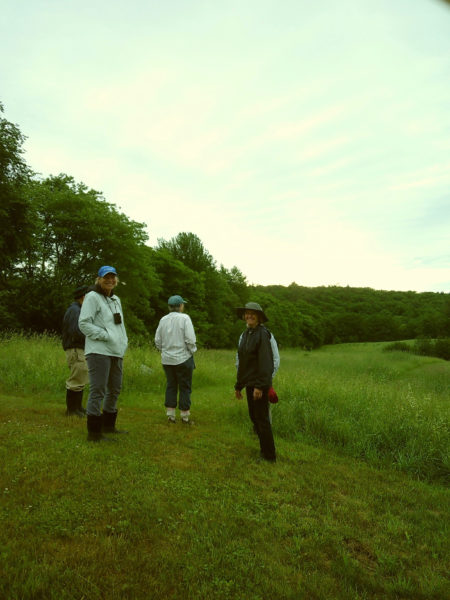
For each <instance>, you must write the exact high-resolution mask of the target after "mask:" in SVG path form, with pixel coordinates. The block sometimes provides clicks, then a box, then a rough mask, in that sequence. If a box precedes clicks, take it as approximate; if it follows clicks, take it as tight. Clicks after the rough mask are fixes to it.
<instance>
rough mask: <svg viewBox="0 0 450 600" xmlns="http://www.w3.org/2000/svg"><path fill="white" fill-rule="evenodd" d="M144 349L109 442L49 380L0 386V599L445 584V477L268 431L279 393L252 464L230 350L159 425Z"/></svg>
mask: <svg viewBox="0 0 450 600" xmlns="http://www.w3.org/2000/svg"><path fill="white" fill-rule="evenodd" d="M144 354H145V353H144ZM144 354H143V355H142V356H139V357H138V359H137V363H138V364H142V362H145V364H146V366H149V367H150V368H153V369H154V371H153V372H152V373H150V374H146V373H145V372H143V371H142V370H141V369H139V368H137V367H135V366H133V365H132V364H131V362H130V364H129V371H128V377H129V379H128V382H127V383H125V386H124V392H123V395H122V398H121V410H120V415H119V419H118V426H119V427H124V428H126V429H127V430H128V431H129V434H128V435H124V436H117V442H116V443H111V444H97V445H96V444H88V443H87V442H86V441H85V437H86V431H85V422H84V421H83V420H79V419H77V418H67V417H65V416H64V414H63V410H64V401H63V393H61V394H56V393H55V392H54V391H52V390H51V385H52V382H50V381H48V388H49V391H48V392H47V393H42V392H40V391H39V390H38V389H36V391H35V392H34V393H29V390H28V391H27V393H23V394H17V393H16V394H11V395H10V394H5V393H4V392H3V393H2V394H1V395H0V441H1V456H0V460H1V465H2V468H1V471H0V473H1V474H0V493H1V511H0V548H1V549H0V558H1V563H0V565H1V567H0V568H1V570H0V597H2V598H3V597H4V598H8V599H19V598H20V599H33V600H34V599H40V598H42V599H52V600H53V599H55V600H56V599H58V600H59V599H79V600H81V599H82V598H83V599H92V600H97V599H114V600H115V599H122V598H123V599H128V598H129V599H133V598H136V599H140V598H143V599H144V598H145V599H146V598H149V599H152V598H155V599H159V598H161V599H178V598H180V599H181V598H183V599H188V600H190V599H192V600H197V599H207V598H208V599H210V598H214V599H219V600H221V599H230V600H235V599H236V600H238V599H239V600H241V599H242V600H244V599H245V600H247V599H249V600H268V599H279V600H284V599H286V600H290V599H295V600H297V599H305V600H306V599H310V598H311V599H316V598H317V599H334V598H336V599H343V600H344V599H345V600H348V599H358V598H361V599H362V598H367V599H369V598H370V599H372V598H379V599H403V598H405V599H406V598H409V599H411V600H412V599H414V600H416V599H418V600H420V599H422V598H423V599H425V598H433V599H436V600H438V599H439V600H441V599H443V598H446V597H448V583H449V581H448V579H447V573H448V566H449V565H448V561H447V559H448V555H449V552H448V550H449V548H448V523H449V510H448V499H449V497H448V496H449V495H448V490H447V489H446V488H444V487H443V486H442V485H439V484H430V483H425V482H421V481H415V480H413V479H412V478H411V477H410V476H408V474H405V473H402V472H398V471H394V470H392V469H377V468H375V467H373V466H370V465H369V464H367V463H366V462H363V461H361V460H358V459H356V458H352V457H348V456H345V455H344V454H342V453H336V452H334V451H333V450H330V449H324V448H321V447H320V446H313V445H309V444H308V443H306V442H305V441H304V440H302V439H301V435H298V436H297V437H296V439H290V436H285V435H283V436H282V435H277V411H279V412H278V415H279V417H280V422H281V421H282V418H281V405H280V406H279V407H276V409H275V411H274V431H275V438H276V444H277V450H278V462H277V463H276V464H275V465H272V464H267V463H261V462H259V461H258V455H259V452H258V448H257V440H256V439H255V438H254V436H253V435H252V433H251V430H250V426H249V423H248V419H247V416H246V410H245V403H243V402H241V403H239V402H238V401H237V400H235V399H233V394H232V383H233V371H232V368H231V369H230V360H232V353H231V352H217V353H213V354H211V355H210V357H209V358H208V361H207V366H206V361H205V366H204V367H202V365H201V361H198V369H197V372H196V374H195V376H194V377H195V379H194V386H195V381H196V382H197V386H196V388H195V387H194V389H195V392H194V395H193V418H194V419H195V421H196V425H195V426H193V427H191V428H186V427H183V426H182V425H181V424H180V423H177V424H176V425H175V426H169V425H168V424H167V423H166V421H165V417H164V411H163V407H162V394H163V387H164V379H163V376H162V374H161V372H160V369H159V366H158V364H157V357H154V356H153V355H152V357H150V360H149V357H148V356H147V355H146V354H145V356H144ZM135 356H136V353H135ZM55 360H56V361H59V360H60V359H59V358H55ZM16 361H18V358H16ZM152 361H153V362H152ZM50 362H51V361H50ZM58 364H59V363H58ZM61 364H62V366H64V365H63V362H62V363H61ZM48 368H49V369H50V367H48ZM58 368H60V367H58ZM50 370H51V369H50ZM62 372H64V371H62ZM225 374H226V376H227V377H228V376H229V387H228V386H227V385H225V384H226V383H227V382H226V381H225V379H224V377H225ZM280 375H281V373H280ZM125 377H127V372H126V375H125ZM43 383H44V380H42V384H43ZM42 384H40V386H41V387H42ZM141 384H142V385H144V384H145V387H146V388H148V389H145V390H144V391H143V387H142V385H141ZM280 385H281V386H282V385H283V382H282V379H280ZM133 390H134V391H133ZM282 401H283V399H281V400H280V402H282Z"/></svg>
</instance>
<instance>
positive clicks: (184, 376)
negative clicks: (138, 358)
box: [155, 295, 197, 425]
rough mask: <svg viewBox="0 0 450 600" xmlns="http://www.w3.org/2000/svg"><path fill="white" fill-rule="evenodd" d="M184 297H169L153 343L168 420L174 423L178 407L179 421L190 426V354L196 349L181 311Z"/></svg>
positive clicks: (188, 320) (189, 322)
mask: <svg viewBox="0 0 450 600" xmlns="http://www.w3.org/2000/svg"><path fill="white" fill-rule="evenodd" d="M185 303H186V300H183V298H182V297H181V296H178V295H175V296H171V297H170V298H169V300H168V305H169V311H170V312H169V314H167V315H165V316H164V317H163V318H162V319H161V320H160V322H159V325H158V328H157V330H156V334H155V346H156V347H157V348H158V350H159V351H160V352H161V363H162V366H163V369H164V372H165V374H166V380H167V383H166V394H165V402H164V405H165V407H166V415H167V420H168V422H169V423H175V422H176V418H175V412H176V408H177V396H179V399H178V406H179V409H180V416H181V422H182V423H183V424H185V425H190V424H191V423H192V421H191V420H190V414H191V413H190V408H191V391H192V373H193V371H194V369H195V363H194V353H195V352H196V351H197V346H196V338H195V332H194V326H193V325H192V321H191V319H190V317H189V315H186V314H184V312H183V311H184V305H185Z"/></svg>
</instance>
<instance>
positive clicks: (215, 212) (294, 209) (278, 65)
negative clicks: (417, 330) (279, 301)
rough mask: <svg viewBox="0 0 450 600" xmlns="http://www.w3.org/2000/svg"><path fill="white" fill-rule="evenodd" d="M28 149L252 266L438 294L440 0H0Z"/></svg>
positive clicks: (261, 273) (52, 169)
mask: <svg viewBox="0 0 450 600" xmlns="http://www.w3.org/2000/svg"><path fill="white" fill-rule="evenodd" d="M0 54H1V56H2V60H1V65H0V101H2V102H3V104H4V106H5V114H4V116H5V117H6V118H7V119H8V120H10V121H13V122H14V123H17V124H18V125H19V127H20V129H21V131H22V132H23V133H24V134H25V135H27V136H28V140H27V142H26V145H25V148H26V160H27V162H28V164H29V165H30V166H31V167H32V168H33V169H34V170H35V171H38V172H39V173H41V174H42V176H48V175H50V174H53V175H57V174H59V173H61V172H64V173H67V174H69V175H72V176H73V177H74V178H75V179H76V181H82V182H84V183H85V184H86V185H87V186H88V187H91V188H94V189H96V190H100V191H102V192H103V193H104V196H105V199H106V200H107V201H108V202H111V203H113V204H115V205H117V206H118V207H120V208H121V210H122V211H123V212H124V213H125V214H126V215H127V216H129V217H130V218H132V219H134V220H136V221H139V222H145V223H146V224H147V225H148V233H149V236H150V241H149V243H150V245H155V244H156V243H157V239H158V238H165V239H169V238H171V237H173V236H175V235H176V234H177V233H179V232H181V231H190V232H194V233H196V234H197V235H198V236H199V237H200V239H201V240H202V242H203V244H204V246H205V247H206V249H207V250H208V251H209V252H210V253H211V254H212V255H213V257H214V258H215V259H216V260H217V263H218V264H221V263H222V264H224V265H225V266H226V267H227V268H230V267H232V266H233V265H236V266H238V267H239V268H240V269H241V271H242V272H243V273H244V274H245V275H246V276H247V278H248V281H249V282H250V283H261V284H271V283H274V284H275V283H279V284H282V285H289V283H291V282H292V281H295V282H297V283H298V284H300V285H306V286H316V285H350V286H365V287H372V288H375V289H396V290H417V291H444V292H450V5H449V4H448V3H445V2H443V1H441V0H395V1H393V0H377V1H376V2H374V1H373V0H322V1H321V2H310V0H223V1H219V0H216V1H215V0H211V1H210V2H207V1H206V0H172V1H170V0H167V1H161V0H128V2H125V1H123V0H121V1H118V0H76V1H75V0H65V1H61V0H27V1H26V2H25V1H24V0H3V1H2V3H1V12H0Z"/></svg>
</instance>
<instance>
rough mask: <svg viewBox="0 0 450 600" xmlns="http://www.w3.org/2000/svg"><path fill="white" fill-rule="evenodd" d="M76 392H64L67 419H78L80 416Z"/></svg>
mask: <svg viewBox="0 0 450 600" xmlns="http://www.w3.org/2000/svg"><path fill="white" fill-rule="evenodd" d="M77 394H78V392H74V391H73V390H66V406H67V409H66V415H67V416H68V417H75V416H77V417H80V416H82V414H79V413H78V399H77Z"/></svg>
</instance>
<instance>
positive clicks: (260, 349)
mask: <svg viewBox="0 0 450 600" xmlns="http://www.w3.org/2000/svg"><path fill="white" fill-rule="evenodd" d="M238 357H239V366H238V371H237V381H236V385H235V386H234V389H236V390H242V388H244V387H256V388H259V389H263V388H270V386H271V385H272V373H273V354H272V347H271V345H270V333H269V332H268V331H267V329H266V328H265V327H263V326H262V325H258V326H257V327H255V328H254V329H252V328H250V327H249V328H247V329H246V330H245V331H244V333H243V335H242V339H241V342H240V344H239V348H238Z"/></svg>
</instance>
